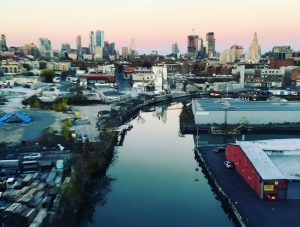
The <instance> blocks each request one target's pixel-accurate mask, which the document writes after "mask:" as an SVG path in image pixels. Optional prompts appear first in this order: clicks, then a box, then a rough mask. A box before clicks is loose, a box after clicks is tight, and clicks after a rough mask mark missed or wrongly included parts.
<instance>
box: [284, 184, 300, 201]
mask: <svg viewBox="0 0 300 227" xmlns="http://www.w3.org/2000/svg"><path fill="white" fill-rule="evenodd" d="M287 198H288V199H300V182H296V181H294V182H293V181H290V182H289V183H288V190H287Z"/></svg>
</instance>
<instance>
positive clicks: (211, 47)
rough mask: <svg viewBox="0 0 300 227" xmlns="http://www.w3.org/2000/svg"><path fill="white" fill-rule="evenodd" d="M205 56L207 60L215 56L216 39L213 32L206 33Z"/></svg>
mask: <svg viewBox="0 0 300 227" xmlns="http://www.w3.org/2000/svg"><path fill="white" fill-rule="evenodd" d="M205 47H206V55H207V57H208V58H213V57H215V55H216V39H215V34H214V32H208V33H206V45H205Z"/></svg>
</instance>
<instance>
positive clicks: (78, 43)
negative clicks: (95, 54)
mask: <svg viewBox="0 0 300 227" xmlns="http://www.w3.org/2000/svg"><path fill="white" fill-rule="evenodd" d="M76 49H77V59H82V46H81V36H80V35H78V36H77V37H76Z"/></svg>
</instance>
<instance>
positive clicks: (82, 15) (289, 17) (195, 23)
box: [0, 0, 300, 54]
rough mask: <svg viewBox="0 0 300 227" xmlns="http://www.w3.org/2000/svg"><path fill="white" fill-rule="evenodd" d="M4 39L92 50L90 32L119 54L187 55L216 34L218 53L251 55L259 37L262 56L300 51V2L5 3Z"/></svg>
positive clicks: (113, 0)
mask: <svg viewBox="0 0 300 227" xmlns="http://www.w3.org/2000/svg"><path fill="white" fill-rule="evenodd" d="M0 1H1V14H0V33H1V34H2V33H3V34H6V36H7V42H8V45H9V46H13V45H16V46H20V45H23V44H25V43H29V42H34V43H36V44H37V43H38V38H40V37H46V38H49V39H50V40H51V41H52V45H53V47H54V48H56V49H58V48H60V46H61V43H64V42H67V43H70V44H71V46H72V47H73V48H75V37H76V36H77V35H79V34H80V35H81V36H82V41H83V45H84V46H88V34H89V31H91V30H93V31H95V30H97V29H99V30H103V31H105V40H108V41H110V42H115V43H116V46H117V48H118V49H121V47H122V46H128V45H129V42H130V40H131V38H135V40H136V45H137V49H138V51H139V52H140V53H149V52H151V50H158V51H159V52H160V53H162V54H168V53H170V49H171V44H172V43H174V42H178V44H179V48H180V51H181V52H183V53H184V52H186V37H187V35H188V34H191V33H192V29H193V28H194V29H195V33H196V34H199V35H200V37H203V38H204V37H205V34H206V32H209V31H213V32H215V38H216V48H217V51H222V50H224V49H226V48H228V47H230V46H231V45H233V44H240V45H243V46H244V48H245V50H247V49H248V47H249V45H250V42H251V40H252V37H253V33H254V32H257V33H258V39H259V43H260V45H261V47H262V49H263V51H267V50H271V48H272V47H273V46H275V45H291V46H292V48H293V49H294V50H299V49H300V20H299V19H298V18H299V16H298V10H299V8H300V1H299V0H285V1H282V0H251V1H250V0H248V1H246V0H226V1H225V0H210V1H202V0H185V1H183V0H152V1H143V0H110V1H101V0H51V1H49V0H23V1H21V0H7V1H5V0H0Z"/></svg>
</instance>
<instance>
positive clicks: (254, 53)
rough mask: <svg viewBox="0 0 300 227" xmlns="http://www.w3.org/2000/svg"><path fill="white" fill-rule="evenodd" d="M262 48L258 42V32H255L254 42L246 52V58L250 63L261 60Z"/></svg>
mask: <svg viewBox="0 0 300 227" xmlns="http://www.w3.org/2000/svg"><path fill="white" fill-rule="evenodd" d="M260 55H261V49H260V45H259V44H258V39H257V34H256V32H255V33H254V36H253V40H252V43H251V45H250V47H249V50H248V52H247V53H246V56H245V60H246V62H248V63H253V64H255V63H258V62H259V60H260Z"/></svg>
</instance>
